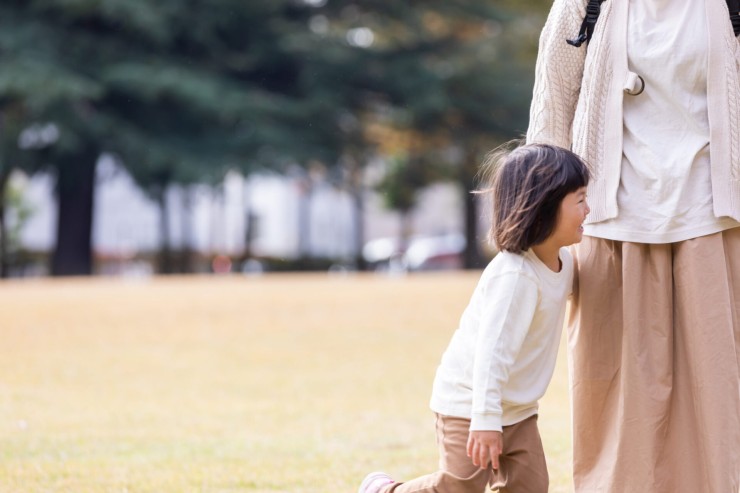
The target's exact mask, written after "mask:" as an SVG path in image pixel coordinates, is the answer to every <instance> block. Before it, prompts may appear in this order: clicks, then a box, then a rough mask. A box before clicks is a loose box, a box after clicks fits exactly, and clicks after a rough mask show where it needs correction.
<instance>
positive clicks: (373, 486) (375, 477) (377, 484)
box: [357, 472, 395, 493]
mask: <svg viewBox="0 0 740 493" xmlns="http://www.w3.org/2000/svg"><path fill="white" fill-rule="evenodd" d="M393 483H395V481H393V478H391V477H390V476H388V475H387V474H386V473H384V472H371V473H370V474H368V475H367V476H365V479H364V480H363V481H362V484H361V485H360V489H359V490H357V493H380V492H381V491H382V490H383V488H384V487H386V486H388V485H390V484H393Z"/></svg>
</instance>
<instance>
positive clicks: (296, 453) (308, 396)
mask: <svg viewBox="0 0 740 493" xmlns="http://www.w3.org/2000/svg"><path fill="white" fill-rule="evenodd" d="M478 275H479V274H478V273H451V274H429V275H415V276H407V277H401V278H388V277H379V276H374V275H350V276H346V277H330V276H327V275H323V274H322V275H292V274H286V275H280V274H275V275H269V276H264V277H259V278H244V277H221V278H218V277H189V278H177V277H176V278H165V279H154V280H137V281H134V280H108V279H91V280H81V279H80V280H77V279H74V280H63V281H56V280H41V281H21V282H19V281H10V282H4V283H0V341H2V342H1V344H0V491H1V492H3V493H11V492H23V493H27V492H74V493H86V492H157V493H160V492H255V493H257V492H289V493H353V492H354V491H355V490H356V488H357V486H358V483H359V481H360V480H361V479H362V477H363V476H364V475H365V473H367V472H369V471H372V470H377V469H381V470H386V471H387V472H389V473H391V474H392V475H394V476H396V477H398V478H399V479H401V478H411V477H415V476H417V475H421V474H424V473H427V472H432V471H433V470H434V469H435V468H436V464H437V453H436V447H435V443H434V428H433V416H432V413H431V411H429V409H428V407H427V403H428V400H429V393H430V390H431V383H432V378H433V375H434V370H435V368H436V365H437V363H438V361H439V358H440V356H441V354H442V351H443V350H444V348H445V347H446V345H447V342H448V341H449V338H450V336H451V335H452V332H453V331H454V329H455V327H456V325H457V321H458V318H459V317H460V315H461V313H462V310H463V308H464V307H465V305H466V303H467V301H468V298H469V296H470V294H471V292H472V289H473V287H474V286H475V283H476V281H477V279H478ZM539 423H540V428H541V431H542V435H543V441H544V444H545V448H546V452H547V454H548V463H549V468H550V477H551V491H553V492H567V491H570V490H571V487H570V449H571V445H570V421H569V404H568V394H567V369H566V361H565V358H564V355H563V353H562V351H561V358H560V360H559V363H558V368H557V371H556V375H555V379H554V381H553V384H552V385H551V387H550V390H549V392H548V394H547V395H546V396H545V398H544V400H543V402H542V406H541V411H540V421H539Z"/></svg>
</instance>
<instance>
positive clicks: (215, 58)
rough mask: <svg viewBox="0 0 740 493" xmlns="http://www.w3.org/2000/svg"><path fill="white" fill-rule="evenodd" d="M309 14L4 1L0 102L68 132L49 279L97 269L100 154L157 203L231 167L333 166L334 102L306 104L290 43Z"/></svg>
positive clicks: (283, 9)
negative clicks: (94, 232) (94, 239)
mask: <svg viewBox="0 0 740 493" xmlns="http://www.w3.org/2000/svg"><path fill="white" fill-rule="evenodd" d="M307 9H308V6H306V5H296V4H295V2H292V1H269V2H268V1H255V2H250V3H249V4H245V3H244V2H241V1H237V0H220V1H218V2H213V1H208V2H207V1H204V0H200V1H189V2H187V5H183V3H182V2H181V1H174V0H169V1H162V2H146V1H143V0H108V1H106V2H98V1H88V0H68V1H59V0H35V1H26V0H8V1H7V2H3V5H2V6H0V33H1V34H0V52H2V53H3V56H4V61H3V67H2V68H3V70H2V74H0V97H4V98H6V99H10V98H13V99H15V100H20V101H21V103H22V104H23V106H24V108H25V109H26V110H27V111H28V112H29V114H30V120H31V121H40V122H53V123H54V125H55V126H56V128H58V129H59V139H58V142H56V143H55V145H54V146H52V148H51V150H50V152H49V155H48V164H49V166H51V167H52V168H53V170H54V172H55V174H56V176H57V197H58V203H59V218H58V231H57V244H56V248H55V252H54V256H53V260H52V273H53V274H85V273H90V272H91V269H92V256H91V248H90V241H91V225H92V210H93V203H92V199H93V187H94V184H95V183H94V177H95V174H94V170H95V163H96V161H97V159H98V157H99V156H100V154H101V153H102V152H103V151H108V152H113V153H116V154H117V155H118V156H119V157H120V158H121V160H122V162H123V163H125V165H126V166H127V168H128V169H129V170H130V171H131V173H132V175H133V176H134V177H135V179H136V180H137V181H138V182H139V183H140V184H141V185H142V186H143V187H144V189H145V190H148V191H150V193H151V194H152V195H153V196H154V197H155V198H157V199H158V202H159V203H160V204H165V202H164V199H163V197H164V193H165V191H166V189H167V187H168V186H169V185H171V184H173V183H184V184H187V183H193V182H196V181H199V182H200V181H209V180H211V181H216V180H218V179H219V177H220V176H221V175H222V174H223V172H224V170H225V169H226V167H227V166H236V167H241V168H242V169H244V168H247V167H248V166H254V165H255V164H264V165H276V164H278V163H285V162H286V161H289V160H291V161H299V162H301V161H303V160H306V159H308V158H309V157H311V158H323V159H327V160H334V159H336V156H337V151H336V149H337V147H338V143H337V142H338V138H339V135H338V133H337V131H336V130H337V128H338V126H337V122H336V120H332V113H333V110H331V109H332V105H331V102H330V101H324V100H322V99H321V98H314V97H305V96H306V94H305V93H304V92H303V91H302V89H301V85H300V84H298V83H297V82H298V81H297V80H296V77H298V76H300V75H301V73H300V71H299V68H300V65H301V63H303V62H302V61H301V60H298V59H296V56H294V55H293V56H292V55H291V53H292V52H295V51H297V50H296V48H291V47H290V45H291V42H290V33H291V32H292V31H293V30H298V31H300V30H301V29H302V30H303V31H306V30H307V29H308V28H307V27H306V22H307V19H306V18H305V15H304V18H303V20H302V21H301V12H306V11H307ZM294 18H295V19H294ZM266 19H270V20H271V21H272V22H265V20H266ZM296 22H298V23H300V28H298V29H296V27H295V24H296ZM286 45H287V48H285V47H286ZM0 110H2V108H1V107H0ZM247 158H249V159H247ZM162 216H163V223H165V221H166V210H165V211H163V214H162ZM165 228H166V224H163V230H164V231H163V245H164V246H165V248H164V249H165V250H166V249H167V245H168V243H167V239H166V229H165Z"/></svg>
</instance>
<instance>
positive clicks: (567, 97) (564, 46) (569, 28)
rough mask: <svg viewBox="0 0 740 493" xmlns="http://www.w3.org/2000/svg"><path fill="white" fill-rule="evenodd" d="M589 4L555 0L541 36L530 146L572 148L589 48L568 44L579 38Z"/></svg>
mask: <svg viewBox="0 0 740 493" xmlns="http://www.w3.org/2000/svg"><path fill="white" fill-rule="evenodd" d="M586 3H587V0H555V2H554V3H553V6H552V9H551V10H550V14H549V15H548V18H547V22H546V23H545V27H544V28H543V30H542V34H541V35H540V42H539V53H538V56H537V65H536V69H535V85H534V93H533V96H532V106H531V108H530V114H529V129H528V130H527V142H528V143H533V142H536V143H547V144H553V145H557V146H560V147H564V148H566V149H570V148H571V127H572V125H573V117H574V115H575V111H576V105H577V103H578V95H579V92H580V88H581V79H582V76H583V67H584V62H585V58H586V45H585V44H584V45H582V46H581V47H580V48H576V47H574V46H571V45H569V44H568V43H566V39H571V38H574V37H576V36H577V34H578V30H579V29H580V27H581V22H582V21H583V16H584V15H585V12H586Z"/></svg>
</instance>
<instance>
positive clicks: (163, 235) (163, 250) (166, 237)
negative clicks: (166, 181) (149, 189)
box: [156, 185, 175, 274]
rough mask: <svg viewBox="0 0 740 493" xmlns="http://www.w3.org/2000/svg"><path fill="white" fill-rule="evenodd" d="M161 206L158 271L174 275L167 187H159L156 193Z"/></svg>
mask: <svg viewBox="0 0 740 493" xmlns="http://www.w3.org/2000/svg"><path fill="white" fill-rule="evenodd" d="M156 198H157V204H158V205H159V253H158V262H157V263H158V271H159V273H160V274H172V273H173V272H174V270H175V266H174V259H173V257H172V245H171V244H170V210H169V208H168V207H167V185H162V186H161V187H159V189H158V190H157V193H156Z"/></svg>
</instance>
